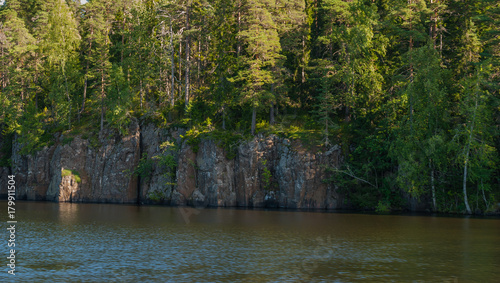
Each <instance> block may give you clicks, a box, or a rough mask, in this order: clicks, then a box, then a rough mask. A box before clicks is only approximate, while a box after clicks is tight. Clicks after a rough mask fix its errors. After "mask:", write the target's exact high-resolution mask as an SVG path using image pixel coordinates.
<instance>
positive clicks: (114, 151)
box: [2, 121, 140, 203]
mask: <svg viewBox="0 0 500 283" xmlns="http://www.w3.org/2000/svg"><path fill="white" fill-rule="evenodd" d="M102 137H103V138H100V139H98V140H97V141H95V142H94V143H95V144H92V142H91V141H90V140H89V139H82V138H81V136H77V137H75V138H74V139H73V140H72V141H71V142H69V143H66V144H63V141H64V137H63V136H61V135H58V136H55V137H54V141H55V143H54V145H52V146H50V147H45V148H43V149H41V150H39V151H38V152H36V153H35V154H32V155H20V154H19V152H20V145H19V143H17V142H14V143H13V149H12V152H13V153H12V157H11V159H12V165H13V166H12V173H13V174H15V175H16V183H17V187H16V189H17V198H19V199H27V200H50V201H62V202H68V201H70V202H109V203H136V202H137V200H138V197H139V194H138V180H137V177H135V176H134V175H133V171H134V169H135V168H136V167H137V164H138V162H139V158H140V144H139V143H140V132H139V124H138V123H137V121H133V122H132V123H131V126H130V128H129V134H128V135H126V136H123V137H121V136H119V135H117V134H113V132H112V131H106V132H104V133H103V134H102ZM2 179H3V178H2Z"/></svg>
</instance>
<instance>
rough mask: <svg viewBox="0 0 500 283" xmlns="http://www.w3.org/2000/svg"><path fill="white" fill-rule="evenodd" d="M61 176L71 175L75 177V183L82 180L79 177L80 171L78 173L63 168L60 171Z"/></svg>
mask: <svg viewBox="0 0 500 283" xmlns="http://www.w3.org/2000/svg"><path fill="white" fill-rule="evenodd" d="M61 176H62V177H65V176H73V177H75V181H76V182H77V183H81V182H82V179H81V178H80V173H78V172H77V171H76V170H70V169H63V170H62V171H61Z"/></svg>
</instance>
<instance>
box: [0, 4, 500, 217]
mask: <svg viewBox="0 0 500 283" xmlns="http://www.w3.org/2000/svg"><path fill="white" fill-rule="evenodd" d="M0 21H1V22H0V54H1V59H0V80H1V81H0V84H1V85H0V127H1V129H2V131H3V135H4V136H11V135H12V134H15V135H17V137H18V139H19V141H20V142H21V143H22V144H23V146H24V148H23V151H24V152H25V153H27V152H30V151H33V150H36V149H37V148H39V147H40V146H43V145H46V144H48V143H50V140H51V136H52V134H53V133H55V132H61V131H66V133H68V134H70V133H73V134H75V133H86V135H88V136H89V137H90V136H91V137H94V138H95V137H96V136H97V135H98V133H99V132H100V131H102V129H103V127H108V128H115V129H117V130H119V131H121V132H122V133H125V131H126V128H127V127H126V126H127V124H128V122H129V121H130V119H131V118H132V117H137V118H140V119H144V120H147V121H153V122H155V123H156V124H157V125H160V126H162V127H171V126H182V127H185V128H187V129H188V134H187V135H186V137H185V138H187V139H188V141H189V142H191V143H193V144H194V143H196V140H197V139H198V138H199V137H200V136H203V135H208V136H211V137H214V138H217V137H219V138H220V139H221V140H222V145H223V146H224V147H225V148H226V150H227V151H228V152H229V153H228V154H229V156H231V149H232V147H233V144H234V142H235V140H238V139H243V138H245V137H248V136H250V135H254V134H256V133H258V132H263V133H266V134H269V133H276V134H280V135H285V136H288V137H296V138H300V139H302V140H303V141H307V143H309V144H313V145H314V146H315V148H321V147H323V148H324V149H325V150H327V149H328V148H329V147H330V146H331V145H333V144H339V145H340V146H341V148H342V153H343V157H344V161H345V162H344V165H343V167H342V168H328V170H330V172H331V178H330V179H329V180H325V181H334V182H335V183H336V184H337V185H338V187H339V189H340V190H343V191H344V192H345V193H346V194H347V196H348V197H349V199H350V200H351V202H352V203H353V204H354V205H355V206H358V207H360V208H364V207H371V208H375V207H377V209H378V210H380V211H385V210H388V209H390V208H392V209H398V208H399V207H400V205H401V203H402V196H401V189H403V191H406V192H407V193H409V194H411V195H413V196H418V197H425V198H428V200H429V202H430V203H432V207H433V209H434V211H460V212H466V213H474V212H487V211H490V210H491V209H493V208H494V206H495V205H496V204H497V203H498V201H499V200H500V188H499V187H500V181H499V178H500V174H499V160H498V150H499V147H500V141H499V124H500V115H499V111H500V104H499V96H500V95H499V90H500V28H499V27H500V2H498V1H494V0H467V1H454V0H377V1H362V0H353V1H342V0H289V1H285V0H237V1H229V0H213V1H208V0H119V1H111V0H91V1H89V2H88V3H86V4H85V5H80V4H79V1H75V0H45V1H41V0H24V1H20V0H7V1H5V3H4V4H3V5H2V6H1V7H0ZM96 125H98V126H96ZM163 162H164V166H165V167H172V166H175V164H174V162H175V160H173V159H172V160H170V159H166V160H163ZM3 164H8V163H7V162H3ZM141 164H142V163H141ZM264 165H265V164H264ZM147 166H148V164H143V166H142V167H140V168H138V171H143V170H147V169H148V168H147ZM263 168H264V170H266V169H267V168H265V166H264V167H263ZM139 173H141V172H139Z"/></svg>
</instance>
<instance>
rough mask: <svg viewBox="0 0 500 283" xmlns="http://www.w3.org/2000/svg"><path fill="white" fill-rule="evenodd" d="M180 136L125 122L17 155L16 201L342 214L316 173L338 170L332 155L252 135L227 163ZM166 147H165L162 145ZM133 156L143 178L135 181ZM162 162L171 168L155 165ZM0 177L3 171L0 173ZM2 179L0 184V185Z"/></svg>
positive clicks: (212, 145) (213, 149) (210, 145)
mask: <svg viewBox="0 0 500 283" xmlns="http://www.w3.org/2000/svg"><path fill="white" fill-rule="evenodd" d="M182 134H184V131H183V130H170V131H166V130H163V129H159V128H157V127H155V126H153V125H146V126H143V127H142V129H141V128H140V127H139V124H138V123H137V121H133V122H132V124H131V126H130V129H129V134H128V135H127V136H123V137H122V136H120V137H119V136H113V134H112V133H111V132H106V133H103V134H102V135H101V136H102V137H105V138H101V139H100V140H99V143H100V144H99V145H98V146H96V145H94V146H91V144H90V141H89V140H85V139H82V138H81V137H76V138H75V139H73V140H72V141H71V142H70V143H68V144H62V143H61V142H60V141H62V140H63V139H62V137H61V136H59V137H56V140H55V141H56V143H55V145H53V146H51V147H46V148H44V149H42V150H40V151H39V152H37V153H36V154H33V155H28V156H21V155H19V150H20V145H19V144H17V143H15V142H14V146H13V155H12V162H13V167H12V171H13V173H14V174H15V175H16V180H17V195H18V198H21V199H28V200H51V201H61V202H63V201H64V202H110V203H135V202H139V203H163V204H169V205H193V206H242V207H283V208H321V209H324V208H326V209H335V208H344V207H346V206H345V204H344V199H343V196H341V195H339V194H338V193H337V192H336V190H335V187H334V186H333V185H332V184H326V183H324V182H323V180H324V179H325V178H326V177H327V176H326V175H325V170H324V166H338V165H339V163H340V149H339V148H338V147H333V148H331V149H330V150H328V151H327V152H326V153H313V152H311V151H309V150H306V149H305V148H303V147H302V146H301V144H300V143H299V142H291V141H289V140H288V139H285V138H279V137H276V136H274V135H271V136H267V137H264V136H257V137H255V138H254V139H252V140H250V141H245V142H241V143H240V144H239V145H235V148H234V150H235V152H234V153H235V154H233V156H234V158H232V159H228V158H227V153H226V152H225V151H224V149H223V148H222V147H220V146H218V145H217V143H216V142H215V141H213V140H209V139H205V140H201V141H200V143H199V144H198V146H197V148H196V150H195V148H193V147H192V146H190V145H188V144H187V143H186V141H183V140H182V137H181V135H182ZM165 142H168V143H169V144H170V146H165ZM143 154H144V155H143ZM141 156H147V159H146V160H148V161H147V162H149V167H148V170H149V171H148V172H145V174H142V175H141V177H136V176H134V175H133V174H132V172H133V171H134V170H135V169H136V168H137V166H138V165H139V162H140V158H141ZM165 158H167V159H168V158H170V159H171V161H173V163H172V162H171V163H168V162H162V160H165ZM2 170H3V171H5V169H2ZM2 179H3V178H2Z"/></svg>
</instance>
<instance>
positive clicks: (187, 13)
mask: <svg viewBox="0 0 500 283" xmlns="http://www.w3.org/2000/svg"><path fill="white" fill-rule="evenodd" d="M186 32H189V4H188V6H187V7H186ZM185 77H186V90H185V94H184V95H185V99H184V104H185V109H186V110H187V107H188V105H189V33H188V36H186V74H185Z"/></svg>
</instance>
